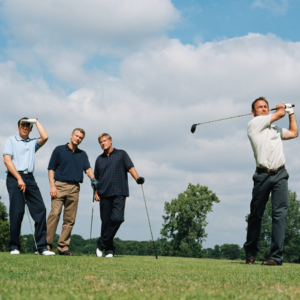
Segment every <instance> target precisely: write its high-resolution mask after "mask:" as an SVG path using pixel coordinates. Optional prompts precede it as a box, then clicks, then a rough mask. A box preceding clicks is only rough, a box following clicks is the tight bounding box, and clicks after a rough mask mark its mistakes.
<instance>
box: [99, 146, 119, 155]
mask: <svg viewBox="0 0 300 300" xmlns="http://www.w3.org/2000/svg"><path fill="white" fill-rule="evenodd" d="M117 151H118V150H117V149H116V148H114V150H113V151H112V152H110V154H109V156H111V155H112V154H115V153H116V152H117ZM101 156H103V157H108V156H107V155H105V153H104V151H103V153H102V154H101Z"/></svg>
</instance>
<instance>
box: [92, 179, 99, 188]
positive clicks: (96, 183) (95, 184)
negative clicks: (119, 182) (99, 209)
mask: <svg viewBox="0 0 300 300" xmlns="http://www.w3.org/2000/svg"><path fill="white" fill-rule="evenodd" d="M91 186H92V188H93V190H94V191H97V189H98V181H97V180H96V178H92V179H91Z"/></svg>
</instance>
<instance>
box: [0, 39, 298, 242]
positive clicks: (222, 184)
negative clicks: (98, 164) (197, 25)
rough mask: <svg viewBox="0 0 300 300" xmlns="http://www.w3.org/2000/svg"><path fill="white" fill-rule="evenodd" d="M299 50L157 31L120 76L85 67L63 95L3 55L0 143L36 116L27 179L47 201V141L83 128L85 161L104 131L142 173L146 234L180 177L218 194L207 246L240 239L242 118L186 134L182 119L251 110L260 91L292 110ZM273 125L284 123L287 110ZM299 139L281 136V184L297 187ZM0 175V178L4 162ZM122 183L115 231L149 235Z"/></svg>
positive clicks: (246, 156) (82, 221)
mask: <svg viewBox="0 0 300 300" xmlns="http://www.w3.org/2000/svg"><path fill="white" fill-rule="evenodd" d="M299 48H300V43H291V42H284V41H282V40H280V39H278V38H276V37H275V36H273V35H267V36H263V35H259V34H249V35H247V36H244V37H241V38H234V39H230V40H224V41H220V42H213V43H204V44H199V45H197V46H191V45H182V44H181V43H180V42H179V41H178V40H167V39H165V40H161V41H160V43H157V44H155V47H147V48H144V47H143V48H141V49H140V51H138V52H136V53H134V54H131V55H128V56H127V57H126V58H125V59H124V60H123V61H122V63H121V65H120V76H119V77H110V76H107V75H105V74H103V73H101V72H100V71H99V73H97V72H96V74H95V73H89V72H86V73H85V74H84V76H85V77H84V78H81V79H80V77H78V79H76V80H77V88H76V89H75V91H74V92H72V93H71V94H70V95H67V94H65V93H64V92H62V91H61V90H51V88H49V86H48V84H47V82H46V81H45V80H43V79H34V78H33V79H28V78H25V77H23V76H22V75H20V74H19V72H18V71H17V68H16V65H15V63H14V62H6V63H2V64H0V99H1V108H2V109H1V118H0V126H1V128H5V132H4V131H2V132H1V134H0V146H1V147H3V145H4V142H5V139H6V138H7V136H9V135H12V134H14V133H15V129H16V128H15V127H16V121H17V120H18V119H19V118H21V117H23V116H24V115H27V116H28V117H39V120H40V121H41V122H42V123H43V124H44V125H45V127H46V129H47V131H48V133H49V136H50V139H49V141H48V143H47V144H46V145H45V146H44V147H43V148H42V149H41V150H39V151H38V153H37V170H36V177H37V180H38V182H39V184H40V186H41V190H42V193H43V195H44V199H45V202H46V203H47V205H48V209H49V203H50V202H49V198H48V193H49V187H48V183H47V177H46V176H47V175H46V168H47V163H48V160H49V157H50V154H51V152H52V150H53V149H54V147H55V146H57V145H59V144H63V143H66V142H68V140H69V135H70V133H71V131H72V129H73V128H75V127H82V128H84V129H85V130H86V132H87V135H86V138H85V140H84V141H83V143H82V149H84V150H86V151H87V153H88V155H89V158H90V161H91V163H92V165H93V163H94V161H95V159H96V157H97V155H99V153H100V148H99V145H98V142H97V136H98V135H99V134H100V133H102V132H109V133H110V134H111V135H112V137H113V141H114V145H115V147H116V148H121V149H125V150H126V151H127V152H128V153H129V155H130V156H131V158H132V159H133V161H134V163H135V166H136V168H137V170H138V172H139V173H140V175H141V176H144V177H145V178H146V183H145V186H144V188H145V193H146V199H147V204H148V208H149V213H150V219H151V222H152V226H153V232H154V235H155V237H157V236H159V230H160V229H161V224H162V218H161V215H162V214H163V205H164V202H165V201H170V200H171V199H172V198H175V197H177V195H178V194H179V193H181V192H183V191H184V190H185V189H186V187H187V185H188V183H189V182H191V183H193V184H197V183H198V182H199V183H200V184H201V185H207V186H208V187H209V188H210V189H211V190H213V191H214V192H215V193H216V194H217V196H218V197H219V198H220V200H221V203H220V204H217V205H216V206H215V208H214V212H213V213H211V214H210V215H209V226H208V229H207V230H208V233H209V236H208V239H207V243H206V245H208V246H214V244H221V243H222V242H220V241H223V242H224V243H225V242H228V243H238V244H240V245H241V244H242V243H243V241H244V238H245V227H246V224H245V222H244V217H245V215H246V214H247V213H248V211H249V202H250V199H251V189H252V180H251V178H252V173H253V171H254V169H255V163H254V158H253V154H252V150H251V146H250V143H249V141H248V140H247V136H246V127H247V122H248V121H249V120H250V119H251V117H243V118H239V119H232V120H227V121H223V122H218V123H212V124H208V125H202V126H199V127H198V128H197V131H196V132H195V134H194V135H192V134H191V133H190V127H191V125H192V124H193V123H197V122H201V121H203V122H204V121H209V120H214V119H218V118H222V117H230V116H234V115H239V114H244V113H247V112H250V104H251V102H252V101H253V100H254V99H255V98H256V97H257V96H261V95H263V96H266V97H267V99H268V100H269V102H270V105H271V106H272V107H273V106H275V105H276V104H277V103H280V102H282V101H285V102H293V103H294V104H296V108H295V111H296V116H297V110H298V108H297V107H299V105H300V103H299V100H298V99H299V88H298V86H299V78H300V57H299V54H298V53H299V50H300V49H299ZM71 73H72V72H71ZM87 82H88V83H87ZM86 83H87V84H86ZM287 99H288V100H289V101H287ZM279 124H280V125H282V126H285V127H286V126H288V121H287V118H285V119H284V120H283V121H282V122H280V123H279ZM33 134H34V135H36V132H35V133H33ZM299 146H300V145H299V140H298V139H297V140H293V141H287V142H285V143H284V149H285V153H286V156H287V168H288V171H289V173H290V188H291V189H292V190H295V191H297V192H298V193H300V191H299V187H300V186H299V176H298V170H299V167H300V160H299V159H298V158H297V154H295V153H296V152H295V149H298V148H299ZM0 174H2V175H1V176H0V180H4V178H5V177H4V167H3V165H1V167H0ZM1 187H2V185H1ZM130 188H131V197H130V198H129V199H128V201H127V206H126V222H125V223H124V224H123V225H122V227H121V230H120V232H119V236H120V238H124V239H144V238H146V239H148V238H150V237H149V235H148V230H149V229H148V225H147V222H146V221H145V220H146V219H145V218H146V215H145V214H144V213H145V212H144V207H143V202H142V201H143V200H142V194H141V191H140V187H139V186H137V185H136V184H135V183H134V182H133V181H132V179H130ZM2 194H3V192H2V191H1V195H2ZM90 194H91V191H90V187H89V183H88V182H87V180H85V182H84V184H83V186H82V191H81V200H80V208H79V213H78V219H77V225H76V226H75V229H74V232H76V233H79V234H82V235H83V236H85V237H87V235H88V232H89V222H87V221H86V220H87V218H89V217H90V202H91V199H90V198H91V195H90ZM2 196H5V193H4V195H2ZM5 197H6V200H5V201H6V203H8V200H7V195H6V196H5ZM3 198H4V197H3ZM95 222H96V221H95ZM97 222H98V221H97ZM97 224H98V225H97V226H100V225H99V223H97ZM137 224H138V225H139V226H137ZM220 224H226V226H222V227H220ZM94 228H97V227H94ZM98 231H99V229H98V228H97V232H98ZM95 232H96V229H95ZM95 234H96V233H95ZM220 236H221V237H220ZM229 236H231V240H228V237H229ZM225 239H227V240H225Z"/></svg>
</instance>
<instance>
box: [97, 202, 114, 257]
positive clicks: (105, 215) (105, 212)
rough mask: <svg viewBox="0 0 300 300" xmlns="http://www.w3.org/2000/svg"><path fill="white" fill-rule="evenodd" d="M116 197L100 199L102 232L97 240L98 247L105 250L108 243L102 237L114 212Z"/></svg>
mask: <svg viewBox="0 0 300 300" xmlns="http://www.w3.org/2000/svg"><path fill="white" fill-rule="evenodd" d="M113 198H114V197H108V198H101V200H100V206H99V208H100V219H101V234H100V237H99V239H98V240H97V247H98V249H99V250H101V251H102V250H105V248H106V246H107V245H106V244H105V243H104V242H103V241H102V239H101V237H102V236H103V235H104V233H105V231H106V229H107V227H108V225H109V222H110V217H111V213H112V203H113Z"/></svg>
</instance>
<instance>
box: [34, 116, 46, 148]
mask: <svg viewBox="0 0 300 300" xmlns="http://www.w3.org/2000/svg"><path fill="white" fill-rule="evenodd" d="M35 125H36V128H37V130H38V132H39V134H40V135H41V137H40V138H39V139H38V141H37V144H38V145H39V146H40V147H42V146H43V145H45V143H46V142H47V141H48V138H49V137H48V134H47V132H46V129H45V128H44V126H43V125H42V124H41V123H40V122H39V120H38V119H36V123H35Z"/></svg>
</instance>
